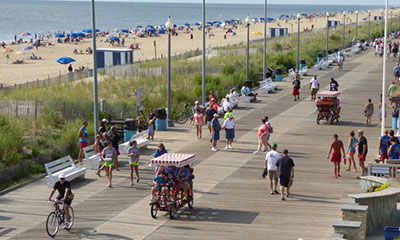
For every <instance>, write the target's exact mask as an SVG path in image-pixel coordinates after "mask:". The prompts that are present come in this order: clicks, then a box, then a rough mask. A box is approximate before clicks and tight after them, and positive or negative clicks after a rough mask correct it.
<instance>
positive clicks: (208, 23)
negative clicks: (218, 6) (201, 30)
mask: <svg viewBox="0 0 400 240" xmlns="http://www.w3.org/2000/svg"><path fill="white" fill-rule="evenodd" d="M206 25H211V26H212V25H214V23H213V22H210V21H207V22H206Z"/></svg>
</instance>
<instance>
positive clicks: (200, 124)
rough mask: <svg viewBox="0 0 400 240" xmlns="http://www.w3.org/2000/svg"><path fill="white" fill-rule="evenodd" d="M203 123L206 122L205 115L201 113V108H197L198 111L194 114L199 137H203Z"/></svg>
mask: <svg viewBox="0 0 400 240" xmlns="http://www.w3.org/2000/svg"><path fill="white" fill-rule="evenodd" d="M203 124H204V116H203V114H202V113H201V111H200V109H196V113H195V114H194V125H195V126H196V136H197V139H201V137H202V127H203Z"/></svg>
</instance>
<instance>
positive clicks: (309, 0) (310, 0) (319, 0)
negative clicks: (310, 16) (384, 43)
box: [73, 0, 400, 5]
mask: <svg viewBox="0 0 400 240" xmlns="http://www.w3.org/2000/svg"><path fill="white" fill-rule="evenodd" d="M73 1H88V0H73ZM96 1H106V2H189V3H200V2H202V1H201V0H96ZM267 1H268V3H270V4H328V5H332V4H334V5H384V4H385V1H384V0H362V1H361V0H334V1H332V0H301V1H299V0H267ZM399 2H400V1H393V0H391V1H390V3H391V4H399ZM206 3H250V4H264V0H206Z"/></svg>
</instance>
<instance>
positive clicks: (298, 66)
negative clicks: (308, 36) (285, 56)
mask: <svg viewBox="0 0 400 240" xmlns="http://www.w3.org/2000/svg"><path fill="white" fill-rule="evenodd" d="M300 20H301V14H300V13H297V55H296V69H297V71H300Z"/></svg>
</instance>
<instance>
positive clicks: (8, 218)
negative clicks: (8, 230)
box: [0, 215, 12, 221]
mask: <svg viewBox="0 0 400 240" xmlns="http://www.w3.org/2000/svg"><path fill="white" fill-rule="evenodd" d="M11 219H12V217H8V216H1V215H0V221H7V220H11Z"/></svg>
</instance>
